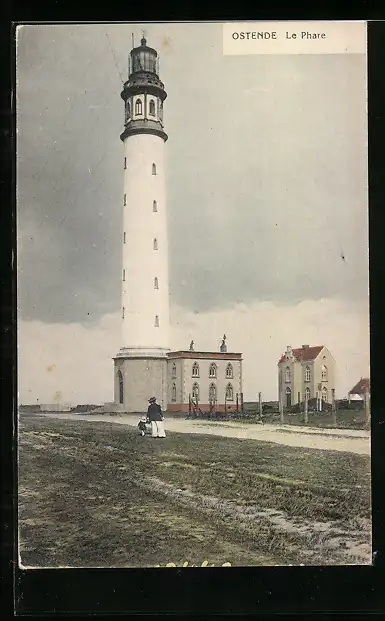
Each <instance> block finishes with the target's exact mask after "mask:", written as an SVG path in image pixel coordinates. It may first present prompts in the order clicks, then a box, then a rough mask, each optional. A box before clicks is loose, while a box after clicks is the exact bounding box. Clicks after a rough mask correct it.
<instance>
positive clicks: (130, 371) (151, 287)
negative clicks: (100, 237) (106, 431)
mask: <svg viewBox="0 0 385 621" xmlns="http://www.w3.org/2000/svg"><path fill="white" fill-rule="evenodd" d="M158 67H159V65H158V54H157V52H156V50H154V49H152V48H151V47H148V46H147V42H146V39H145V38H144V37H143V38H142V40H141V44H140V46H139V47H134V48H133V49H132V50H131V53H130V55H129V69H128V81H127V82H126V83H125V84H124V87H123V91H122V93H121V97H122V99H123V100H124V104H125V128H124V131H123V133H122V134H121V136H120V137H121V140H122V141H123V144H124V159H123V161H122V169H123V170H122V172H123V174H124V190H123V196H122V215H123V217H122V222H123V227H122V232H121V239H120V243H121V247H122V272H121V285H122V297H121V324H122V331H121V335H122V342H121V345H122V346H121V349H120V351H119V352H118V354H117V355H116V357H115V358H114V362H115V368H114V373H115V382H114V388H115V391H114V392H115V396H114V399H115V403H116V404H119V409H121V410H123V411H126V412H142V411H143V410H144V409H145V408H146V407H147V400H148V398H149V397H151V396H155V397H157V399H158V402H159V403H160V405H161V406H162V408H163V409H166V408H167V401H168V398H167V354H168V352H169V286H168V241H167V213H166V171H165V143H166V140H167V134H166V133H165V131H164V129H163V102H164V100H165V99H166V97H167V93H166V91H165V89H164V85H163V83H162V82H161V81H160V79H159V75H158V72H159V69H158Z"/></svg>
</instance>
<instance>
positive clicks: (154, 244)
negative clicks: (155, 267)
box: [153, 238, 158, 250]
mask: <svg viewBox="0 0 385 621" xmlns="http://www.w3.org/2000/svg"><path fill="white" fill-rule="evenodd" d="M153 247H154V250H158V240H157V239H156V238H155V239H154V242H153Z"/></svg>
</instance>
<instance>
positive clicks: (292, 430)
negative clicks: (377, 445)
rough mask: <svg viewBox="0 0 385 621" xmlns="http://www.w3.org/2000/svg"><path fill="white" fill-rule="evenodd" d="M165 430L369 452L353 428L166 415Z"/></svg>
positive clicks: (123, 418) (96, 417) (123, 420)
mask: <svg viewBox="0 0 385 621" xmlns="http://www.w3.org/2000/svg"><path fill="white" fill-rule="evenodd" d="M39 416H44V417H48V418H58V419H65V420H86V421H95V422H97V421H103V422H111V423H116V424H120V425H129V426H131V427H135V426H136V425H137V424H138V416H137V415H133V414H123V415H108V414H71V413H67V412H65V413H64V412H63V413H45V414H42V413H39ZM165 427H166V431H167V430H168V431H175V432H178V433H194V434H195V433H198V434H209V435H216V436H224V437H227V438H242V439H248V440H260V441H263V442H273V443H275V444H283V445H285V446H293V447H302V448H313V449H320V450H323V451H342V452H348V453H356V454H358V455H370V435H369V432H366V431H357V430H353V429H314V427H300V428H299V427H298V426H294V425H293V426H290V425H258V424H254V423H250V424H248V423H237V422H232V421H229V422H220V421H218V422H211V421H199V422H198V421H194V420H186V419H183V418H167V419H166V421H165Z"/></svg>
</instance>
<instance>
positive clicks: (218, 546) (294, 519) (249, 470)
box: [19, 414, 371, 567]
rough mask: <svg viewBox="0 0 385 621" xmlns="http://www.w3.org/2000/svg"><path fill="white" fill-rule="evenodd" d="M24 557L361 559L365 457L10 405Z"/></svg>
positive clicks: (366, 544) (366, 551) (366, 503)
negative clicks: (147, 433) (159, 432)
mask: <svg viewBox="0 0 385 621" xmlns="http://www.w3.org/2000/svg"><path fill="white" fill-rule="evenodd" d="M19 529H20V553H21V560H22V563H23V565H26V566H50V567H51V566H73V567H80V566H82V567H91V566H93V567H103V566H104V567H106V566H107V567H108V566H111V567H122V566H126V567H127V566H131V567H139V566H154V565H166V564H167V563H170V562H173V563H175V564H176V565H182V564H183V563H184V562H188V563H189V565H191V564H194V565H200V564H201V563H202V562H203V561H206V560H207V561H208V563H209V565H212V564H213V565H222V564H223V563H225V562H229V563H231V564H232V565H238V566H239V565H281V564H284V565H287V564H300V563H304V564H308V565H309V564H312V565H314V564H317V565H320V564H321V565H322V564H361V563H370V560H371V551H370V461H369V457H366V456H360V455H355V454H351V453H337V452H331V451H329V452H327V451H319V450H310V449H298V448H290V447H285V446H282V445H277V444H269V443H266V442H259V441H256V440H243V439H242V440H241V439H236V438H224V437H220V436H216V437H213V436H206V435H198V434H197V435H189V434H177V433H168V436H167V438H166V439H165V440H162V439H155V440H153V439H152V438H149V437H145V438H141V437H140V436H139V435H138V433H137V431H136V429H134V428H129V427H125V426H122V425H114V424H113V423H109V422H91V423H90V422H85V421H72V420H71V421H68V420H55V419H47V418H44V419H43V418H42V417H38V416H34V415H28V414H26V415H21V419H20V435H19Z"/></svg>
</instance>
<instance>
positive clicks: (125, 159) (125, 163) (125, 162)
mask: <svg viewBox="0 0 385 621" xmlns="http://www.w3.org/2000/svg"><path fill="white" fill-rule="evenodd" d="M126 169H127V158H126V157H125V158H124V170H126Z"/></svg>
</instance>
